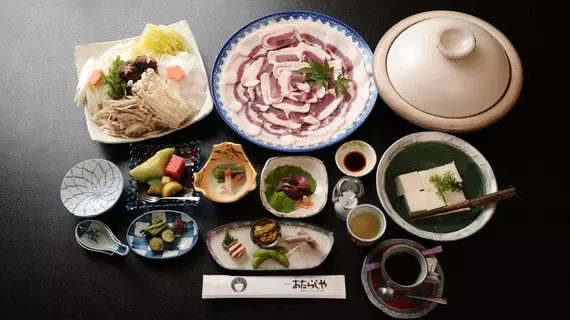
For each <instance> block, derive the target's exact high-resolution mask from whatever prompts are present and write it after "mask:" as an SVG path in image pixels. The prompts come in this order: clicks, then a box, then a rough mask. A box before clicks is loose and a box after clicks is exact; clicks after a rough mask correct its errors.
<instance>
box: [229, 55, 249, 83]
mask: <svg viewBox="0 0 570 320" xmlns="http://www.w3.org/2000/svg"><path fill="white" fill-rule="evenodd" d="M252 62H253V59H250V58H248V57H244V56H240V55H239V54H238V53H237V52H236V53H234V54H233V55H231V56H230V57H229V58H228V62H227V63H226V68H225V69H224V76H223V81H224V82H225V83H226V84H234V83H236V82H240V81H241V78H242V76H243V72H244V70H245V68H247V66H249V65H250V64H251V63H252Z"/></svg>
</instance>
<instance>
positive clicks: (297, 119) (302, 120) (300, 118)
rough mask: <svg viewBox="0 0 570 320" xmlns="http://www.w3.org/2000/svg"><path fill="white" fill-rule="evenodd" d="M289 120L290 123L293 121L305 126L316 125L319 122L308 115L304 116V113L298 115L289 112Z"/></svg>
mask: <svg viewBox="0 0 570 320" xmlns="http://www.w3.org/2000/svg"><path fill="white" fill-rule="evenodd" d="M289 119H291V120H292V121H295V122H297V123H306V124H312V125H318V124H320V123H321V122H320V121H319V120H318V119H317V118H315V117H313V116H312V115H310V114H306V113H298V112H291V113H290V114H289Z"/></svg>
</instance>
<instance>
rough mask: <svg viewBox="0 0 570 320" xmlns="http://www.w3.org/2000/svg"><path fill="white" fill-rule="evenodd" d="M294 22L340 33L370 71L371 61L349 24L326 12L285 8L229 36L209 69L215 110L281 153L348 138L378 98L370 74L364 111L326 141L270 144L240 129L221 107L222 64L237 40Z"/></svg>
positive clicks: (246, 136)
mask: <svg viewBox="0 0 570 320" xmlns="http://www.w3.org/2000/svg"><path fill="white" fill-rule="evenodd" d="M293 22H313V23H320V24H322V25H324V26H326V27H328V28H330V29H332V30H335V31H337V32H338V33H339V35H340V36H342V37H344V38H346V39H349V40H350V41H352V42H353V44H354V45H355V46H356V47H357V48H358V50H359V51H360V53H362V57H363V60H364V66H365V69H366V71H368V72H369V73H370V74H372V60H373V53H372V50H371V49H370V47H369V46H368V44H367V43H366V41H365V40H364V39H363V38H362V37H361V36H360V35H359V34H358V33H357V32H356V31H354V29H352V28H351V27H350V26H348V25H347V24H345V23H343V22H342V21H339V20H337V19H335V18H333V17H329V16H327V15H324V14H321V13H317V12H312V11H284V12H278V13H273V14H270V15H267V16H264V17H261V18H259V19H256V20H254V21H252V22H250V23H248V24H247V25H245V26H244V27H242V28H241V29H239V30H238V31H237V32H236V33H235V34H234V35H233V36H231V38H230V39H229V40H228V41H227V42H226V43H225V44H224V46H223V47H222V49H220V53H219V54H218V56H217V57H216V61H215V62H214V66H213V68H212V78H211V82H212V83H211V87H212V95H213V97H214V102H215V104H216V109H217V110H218V112H219V113H220V116H221V117H222V119H224V121H225V122H226V124H227V125H228V126H229V127H230V128H232V130H234V131H235V132H236V133H237V134H239V135H240V136H241V137H243V138H244V139H246V140H248V141H250V142H251V143H254V144H256V145H258V146H261V147H264V148H267V149H271V150H277V151H284V152H307V151H312V150H317V149H322V148H325V147H328V146H330V145H333V144H335V143H337V142H339V141H341V140H344V139H346V137H348V136H349V135H350V134H352V133H353V132H354V131H355V130H356V129H358V127H360V125H361V124H362V123H363V122H364V120H366V118H367V117H368V115H369V114H370V112H372V108H374V104H375V103H376V99H377V98H378V89H377V88H376V85H375V84H374V78H373V77H372V75H371V76H370V96H369V97H368V101H367V102H366V105H365V106H364V110H362V113H361V114H360V115H359V116H358V117H357V118H356V120H354V122H353V123H352V124H350V125H349V126H347V127H346V128H344V129H342V130H339V131H338V132H336V133H335V134H334V135H333V136H332V137H331V138H330V139H328V140H326V141H323V142H319V143H316V144H312V145H303V146H292V145H277V144H272V143H269V142H266V141H263V140H260V139H259V138H257V137H254V136H251V135H249V134H247V133H246V132H245V131H244V130H243V128H240V126H239V124H238V123H236V122H235V121H234V119H233V118H232V116H231V114H230V112H229V110H228V109H227V108H226V107H224V106H223V102H222V94H221V88H220V85H221V83H222V73H223V70H224V66H225V64H226V62H227V61H228V58H229V57H230V56H231V54H232V52H233V51H235V50H236V47H237V44H238V42H239V41H240V40H242V39H244V38H245V37H246V36H248V35H250V34H252V33H254V32H257V31H259V30H262V29H264V28H266V27H268V26H271V25H275V24H288V23H293Z"/></svg>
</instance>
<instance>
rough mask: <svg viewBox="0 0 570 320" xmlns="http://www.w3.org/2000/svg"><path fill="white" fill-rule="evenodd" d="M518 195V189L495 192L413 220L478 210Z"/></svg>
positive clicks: (423, 214) (426, 213) (430, 212)
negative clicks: (472, 209)
mask: <svg viewBox="0 0 570 320" xmlns="http://www.w3.org/2000/svg"><path fill="white" fill-rule="evenodd" d="M516 195H517V191H516V189H515V188H509V189H505V190H501V191H497V192H493V193H490V194H487V195H484V196H482V197H479V198H475V199H473V200H465V201H461V202H459V203H456V204H453V205H450V206H445V207H442V208H438V209H434V210H431V211H428V212H424V213H420V214H419V215H416V216H415V217H413V218H414V219H416V220H418V219H422V218H427V217H432V216H436V215H437V216H443V215H445V214H450V213H455V212H463V211H468V210H471V208H477V207H481V206H485V205H488V204H490V203H493V202H498V201H502V200H506V199H510V198H514V197H516ZM464 208H467V210H459V209H464ZM439 213H445V214H439Z"/></svg>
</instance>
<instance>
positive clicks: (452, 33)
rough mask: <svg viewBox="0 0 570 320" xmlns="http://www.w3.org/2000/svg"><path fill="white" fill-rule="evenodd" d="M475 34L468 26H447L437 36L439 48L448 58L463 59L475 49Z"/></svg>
mask: <svg viewBox="0 0 570 320" xmlns="http://www.w3.org/2000/svg"><path fill="white" fill-rule="evenodd" d="M475 44H476V41H475V36H474V35H473V33H472V32H471V31H469V30H467V29H466V28H461V27H455V26H452V27H447V28H444V29H442V30H441V31H440V32H439V33H438V34H437V36H436V45H437V49H438V50H439V52H440V53H441V54H443V55H444V56H445V57H446V58H448V59H461V58H463V57H465V56H467V55H469V54H470V53H471V52H472V51H473V49H475Z"/></svg>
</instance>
